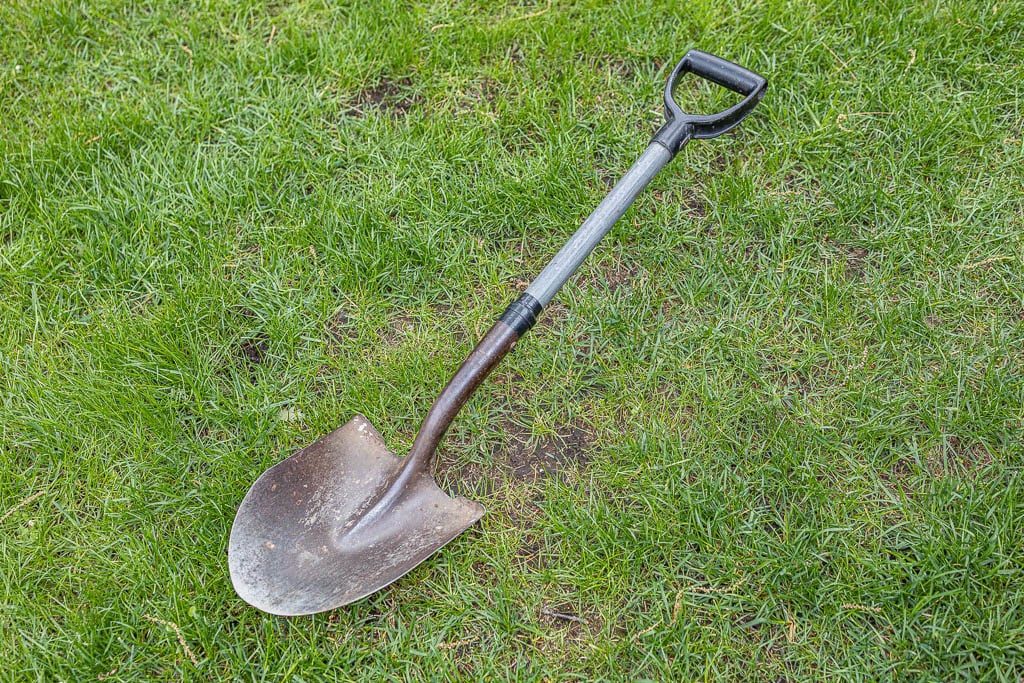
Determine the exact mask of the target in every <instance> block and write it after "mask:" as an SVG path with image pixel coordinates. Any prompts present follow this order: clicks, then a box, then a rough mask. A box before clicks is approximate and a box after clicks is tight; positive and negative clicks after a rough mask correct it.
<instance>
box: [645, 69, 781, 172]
mask: <svg viewBox="0 0 1024 683" xmlns="http://www.w3.org/2000/svg"><path fill="white" fill-rule="evenodd" d="M688 73H691V74H693V75H695V76H700V77H701V78H703V79H705V80H708V81H711V82H712V83H717V84H718V85H720V86H722V87H723V88H726V89H728V90H732V91H733V92H734V93H737V94H740V95H743V96H744V98H743V100H742V101H740V102H739V103H737V104H735V105H733V106H731V107H729V108H728V109H726V110H724V111H720V112H718V113H717V114H687V113H685V112H683V109H682V107H680V106H679V104H678V103H676V99H675V94H674V93H675V89H676V86H677V85H678V84H679V80H680V79H681V78H682V77H683V75H684V74H688ZM767 87H768V80H767V79H765V77H764V76H760V75H758V74H756V73H754V72H753V71H750V70H749V69H744V68H743V67H742V66H740V65H738V64H733V63H732V62H730V61H728V60H726V59H722V58H721V57H716V56H714V55H709V54H708V53H707V52H701V51H700V50H690V51H689V52H687V53H686V56H684V57H683V58H682V59H681V60H679V63H678V64H677V65H676V68H675V69H673V70H672V75H671V76H669V77H668V83H666V84H665V125H664V126H662V127H661V129H660V130H659V131H658V132H657V133H655V134H654V142H657V143H658V144H660V145H664V146H665V148H666V149H668V150H669V151H670V152H672V153H673V154H675V153H677V152H678V151H679V150H681V149H682V148H683V146H684V145H686V143H687V142H689V141H690V138H697V139H698V140H706V139H708V138H714V137H718V136H719V135H721V134H722V133H725V132H726V131H728V130H731V129H732V128H734V127H735V126H736V125H738V124H739V122H740V121H742V120H743V119H744V118H746V116H747V114H749V113H750V112H751V111H752V110H753V109H754V107H755V106H757V103H758V102H760V101H761V98H762V97H764V91H765V88H767Z"/></svg>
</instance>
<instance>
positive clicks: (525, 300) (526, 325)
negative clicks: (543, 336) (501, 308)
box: [499, 294, 544, 337]
mask: <svg viewBox="0 0 1024 683" xmlns="http://www.w3.org/2000/svg"><path fill="white" fill-rule="evenodd" d="M543 310H544V307H543V306H542V305H541V303H540V302H539V301H537V300H536V299H534V298H533V297H532V296H531V295H529V294H523V295H522V296H521V297H519V298H518V299H517V300H515V301H513V302H512V303H511V304H509V306H508V308H506V309H505V312H504V313H502V314H501V318H499V320H501V322H503V323H505V324H506V325H508V326H509V327H511V328H512V329H513V330H515V333H516V335H517V336H519V337H522V336H523V335H524V334H526V332H527V331H528V330H529V329H530V328H531V327H533V324H534V323H535V322H537V316H539V315H540V312H541V311H543Z"/></svg>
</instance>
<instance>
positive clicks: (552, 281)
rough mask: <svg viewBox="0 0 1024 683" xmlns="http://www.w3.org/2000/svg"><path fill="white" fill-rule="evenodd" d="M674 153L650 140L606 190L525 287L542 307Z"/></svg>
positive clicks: (549, 300)
mask: <svg viewBox="0 0 1024 683" xmlns="http://www.w3.org/2000/svg"><path fill="white" fill-rule="evenodd" d="M673 156H674V155H673V154H672V152H669V151H668V150H667V149H666V148H665V147H663V146H662V145H660V144H658V143H657V142H652V143H651V144H650V145H648V146H647V149H645V150H644V153H643V154H641V155H640V158H639V159H637V160H636V163H634V164H633V166H632V168H630V169H629V171H627V172H626V174H625V175H624V176H622V178H621V179H619V182H617V183H615V187H613V188H612V191H611V192H609V193H608V195H607V196H605V198H604V199H603V200H601V203H600V204H598V205H597V208H596V209H594V211H593V213H591V214H590V216H589V217H588V218H587V220H585V221H583V225H581V226H580V227H579V229H578V230H577V231H576V232H575V233H574V234H573V236H572V237H570V238H569V241H568V242H566V243H565V246H564V247H562V248H561V249H560V250H559V252H558V253H557V254H556V255H555V257H554V258H553V259H551V262H550V263H548V265H547V266H545V268H544V270H542V271H541V272H540V275H538V276H537V278H536V279H535V280H534V281H533V282H531V283H530V286H529V287H527V288H526V294H529V295H530V296H532V297H533V298H534V299H536V300H537V302H538V303H539V304H540V305H541V306H547V305H548V303H550V302H551V299H553V298H554V296H555V294H557V293H558V291H559V290H560V289H562V286H563V285H564V284H565V283H566V282H568V280H569V278H570V277H572V275H573V273H575V272H576V270H577V269H578V268H579V267H580V265H582V263H583V262H584V261H585V260H586V259H587V256H589V255H590V252H592V251H594V248H595V247H596V246H597V244H598V242H600V241H601V240H602V239H603V238H604V236H605V235H607V234H608V231H609V230H611V229H612V226H613V225H615V223H616V221H618V220H619V218H621V217H622V214H624V213H626V210H627V209H628V208H629V207H630V205H632V204H633V202H634V201H635V200H636V198H637V197H638V196H639V195H640V193H641V192H643V190H644V188H645V187H647V184H648V183H649V182H651V179H652V178H654V176H656V175H658V172H659V171H660V170H661V169H662V168H664V167H665V165H666V164H667V163H668V162H670V161H672V157H673Z"/></svg>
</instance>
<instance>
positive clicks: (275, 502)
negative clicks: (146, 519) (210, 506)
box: [228, 415, 484, 616]
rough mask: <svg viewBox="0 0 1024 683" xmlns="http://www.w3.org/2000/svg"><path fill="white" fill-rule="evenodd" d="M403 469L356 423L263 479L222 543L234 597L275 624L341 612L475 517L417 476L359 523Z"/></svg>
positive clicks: (470, 506) (477, 513)
mask: <svg viewBox="0 0 1024 683" xmlns="http://www.w3.org/2000/svg"><path fill="white" fill-rule="evenodd" d="M402 464H403V460H402V458H399V457H397V456H395V455H394V454H392V453H391V452H389V451H388V449H387V448H386V446H385V445H384V440H383V439H382V438H381V436H380V433H379V432H378V431H377V430H376V429H375V428H374V427H373V425H371V424H370V422H369V421H368V420H367V419H366V418H365V417H363V416H362V415H356V416H355V417H354V418H352V419H351V420H349V421H348V422H347V423H346V424H345V425H343V426H341V427H339V428H338V429H335V430H334V431H333V432H331V433H330V434H328V435H327V436H325V437H324V438H323V439H320V440H319V441H317V442H316V443H314V444H312V445H310V446H308V447H306V448H304V449H302V450H301V451H299V452H297V453H295V454H294V455H292V456H291V457H289V458H287V459H286V460H283V461H282V462H280V463H278V464H277V465H275V466H274V467H272V468H271V469H269V470H267V471H266V472H264V473H263V476H261V477H260V478H259V479H258V480H257V481H256V483H255V484H253V486H252V488H251V489H250V490H249V493H247V494H246V496H245V499H244V500H243V501H242V504H241V505H240V506H239V508H238V513H237V514H236V516H235V523H234V525H233V526H232V528H231V538H230V541H229V542H228V566H229V569H230V571H231V582H232V584H234V587H235V591H236V592H237V593H238V595H240V596H241V597H242V598H243V599H244V600H245V601H246V602H248V603H249V604H251V605H253V606H254V607H257V608H259V609H261V610H263V611H265V612H270V613H271V614H278V615H282V616H298V615H303V614H314V613H316V612H323V611H325V610H329V609H334V608H336V607H340V606H342V605H347V604H349V603H351V602H355V601H356V600H359V599H360V598H363V597H366V596H367V595H369V594H370V593H373V592H374V591H377V590H380V589H381V588H383V587H385V586H387V585H388V584H390V583H392V582H393V581H396V580H397V579H399V578H401V577H402V576H404V575H405V574H407V573H408V572H409V571H411V570H412V569H413V568H414V567H416V566H417V565H418V564H420V563H421V562H423V561H424V560H425V559H427V558H428V557H429V556H430V555H432V554H433V553H434V552H436V551H437V550H439V549H440V548H441V547H442V546H444V545H445V544H446V543H448V542H449V541H450V540H452V539H453V538H455V537H456V536H458V535H459V534H460V533H462V532H463V531H465V530H466V529H467V528H468V527H469V526H471V525H472V524H473V523H474V522H476V521H477V520H478V519H480V517H481V516H482V515H483V514H484V508H483V506H482V505H480V504H479V503H476V502H474V501H471V500H467V499H466V498H456V499H453V498H450V497H449V496H448V495H447V494H445V493H444V491H442V490H441V489H440V488H438V486H437V484H436V483H435V482H434V479H433V477H432V476H431V475H430V473H424V474H422V475H420V476H418V477H416V478H415V479H414V480H413V481H412V483H411V485H409V486H407V487H406V488H404V489H403V492H402V496H401V499H400V500H399V501H398V503H397V504H396V505H395V506H394V507H393V508H392V509H391V510H389V512H388V513H387V514H384V515H379V516H376V517H374V516H372V515H368V509H369V508H370V507H371V506H372V503H373V501H374V500H375V499H376V498H377V497H378V496H379V495H380V493H381V492H382V491H384V490H385V489H386V488H387V487H388V486H389V484H390V483H391V482H393V481H394V479H395V477H396V476H397V475H398V473H399V471H400V470H401V468H402Z"/></svg>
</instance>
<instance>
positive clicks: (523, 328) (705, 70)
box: [381, 50, 767, 506]
mask: <svg viewBox="0 0 1024 683" xmlns="http://www.w3.org/2000/svg"><path fill="white" fill-rule="evenodd" d="M684 73H693V74H695V75H697V76H700V77H702V78H706V79H708V80H710V81H713V82H715V83H717V84H719V85H721V86H723V87H725V88H729V89H730V90H734V91H736V92H738V93H740V94H742V95H745V96H746V97H745V99H744V100H743V101H742V102H740V103H739V104H737V105H735V106H733V107H730V108H729V109H726V110H725V111H723V112H720V113H718V114H713V115H710V116H697V115H691V114H685V113H683V110H682V109H681V108H680V107H679V105H678V104H676V102H675V99H674V97H673V91H674V90H675V86H676V83H677V81H678V80H679V78H680V76H681V75H682V74H684ZM766 85H767V81H766V80H765V79H764V78H763V77H762V76H758V75H757V74H755V73H754V72H752V71H748V70H747V69H744V68H743V67H740V66H737V65H736V64H733V63H732V62H728V61H726V60H724V59H721V58H719V57H715V56H713V55H709V54H707V53H704V52H699V51H697V50H691V51H690V52H687V53H686V56H685V57H683V59H682V60H681V61H680V62H679V64H678V65H677V66H676V68H675V69H674V70H673V71H672V75H671V76H669V79H668V84H667V85H666V86H665V119H666V122H665V125H663V126H662V127H661V129H660V130H658V132H657V133H655V135H654V138H653V139H652V140H651V143H650V144H649V145H648V146H647V149H645V150H644V152H643V154H641V155H640V158H639V159H637V161H636V163H634V164H633V166H632V167H631V168H630V169H629V171H627V172H626V174H625V175H624V176H622V178H621V179H620V180H619V182H617V183H616V184H615V187H613V188H612V190H611V192H609V193H608V195H607V196H606V197H605V198H604V199H603V200H602V201H601V203H600V204H598V206H597V208H596V209H594V212H593V213H592V214H590V216H589V217H588V218H587V220H585V221H584V222H583V225H581V226H580V228H579V229H578V230H577V231H576V232H575V233H574V234H573V236H572V237H570V238H569V241H568V242H566V244H565V246H564V247H562V248H561V250H559V252H558V253H557V254H556V255H555V257H554V258H553V259H552V260H551V262H550V263H549V264H548V265H547V266H546V267H545V268H544V270H543V271H541V273H540V275H538V276H537V279H535V280H534V281H533V282H531V283H530V285H529V286H528V287H527V288H526V291H525V292H524V293H523V295H522V296H521V297H519V299H518V300H517V301H514V302H513V303H512V304H511V305H510V306H509V307H508V308H507V309H506V310H505V312H504V313H503V314H502V316H501V318H500V319H499V320H498V322H496V323H495V324H494V326H493V327H492V328H491V330H490V331H489V332H488V333H487V335H486V336H485V337H484V338H483V339H482V340H481V341H480V343H479V344H477V346H476V348H474V349H473V351H472V352H471V353H470V355H469V357H468V358H467V359H466V361H465V362H464V363H463V364H462V366H461V367H460V368H459V369H458V371H457V372H456V373H455V375H454V376H453V377H452V379H451V381H450V382H448V384H447V385H446V386H445V388H444V389H443V390H442V391H441V393H440V395H439V396H438V397H437V399H436V400H435V401H434V404H433V405H432V406H431V408H430V411H429V412H428V413H427V416H426V418H425V419H424V421H423V425H422V426H421V427H420V431H419V433H418V434H417V435H416V440H415V442H414V443H413V446H412V450H411V451H410V452H409V455H408V457H407V458H406V462H405V465H404V467H403V469H402V472H401V474H400V475H399V476H398V478H397V479H396V480H395V481H394V483H393V484H392V485H391V486H390V487H389V490H388V491H387V492H386V493H385V495H384V496H383V497H382V499H381V503H382V504H383V505H384V506H387V505H391V504H393V503H394V502H395V501H396V500H397V499H398V498H400V496H401V491H402V489H403V487H404V486H405V484H406V483H407V482H408V481H409V480H410V479H411V478H412V477H415V476H421V475H422V474H424V473H425V474H426V475H427V476H430V474H431V470H432V465H433V462H434V453H435V449H436V448H437V445H438V443H440V441H441V438H442V437H443V436H444V434H445V432H446V431H448V427H449V426H450V425H451V423H452V420H453V419H455V415H456V413H457V412H458V411H459V409H460V408H461V407H462V406H463V404H465V402H466V401H467V400H469V397H470V396H471V395H472V394H473V392H474V391H475V390H476V388H477V387H478V386H480V383H481V382H483V380H484V379H485V378H486V377H487V375H489V374H490V373H491V371H492V370H493V369H494V368H495V366H497V365H498V363H499V362H500V361H501V359H502V358H504V357H505V355H506V354H507V353H508V352H509V351H510V350H512V347H513V346H514V345H515V343H516V342H517V341H518V340H519V338H520V337H522V336H523V335H524V334H526V332H527V331H528V330H529V329H530V328H531V327H533V324H534V323H535V322H536V321H537V317H538V316H539V315H540V314H541V311H543V310H544V307H545V306H547V305H548V303H549V302H550V301H551V299H552V298H553V297H554V296H555V294H557V293H558V290H560V289H561V288H562V285H564V284H565V283H566V281H567V280H568V279H569V278H570V277H571V276H572V274H573V273H575V272H576V269H577V268H579V266H580V264H582V263H583V261H584V260H585V259H586V258H587V256H589V255H590V252H591V251H593V250H594V247H596V246H597V243H598V242H600V241H601V239H602V238H603V237H604V236H605V235H606V234H607V233H608V231H609V230H611V227H612V226H613V225H614V224H615V222H616V221H617V220H618V219H619V218H620V217H621V216H622V214H624V213H625V212H626V209H628V208H629V207H630V205H631V204H632V203H633V201H634V200H635V199H636V198H637V196H638V195H639V194H640V193H641V192H642V191H643V189H644V188H645V187H647V184H648V183H649V182H650V181H651V179H652V178H654V176H655V175H657V174H658V171H660V170H661V169H662V168H664V167H665V165H666V164H667V163H668V162H670V161H671V160H672V158H673V157H674V156H675V155H676V153H678V152H679V150H680V149H682V148H683V146H684V145H685V144H686V143H687V142H689V141H690V139H691V138H699V139H704V138H713V137H715V136H717V135H721V134H722V133H724V132H726V131H727V130H729V129H730V128H732V127H733V126H735V125H736V124H738V123H739V122H740V121H742V120H743V118H744V117H745V116H746V115H747V114H749V113H750V111H751V110H752V109H753V108H754V106H755V105H756V104H757V103H758V101H759V100H760V99H761V97H762V96H763V95H764V90H765V86H766Z"/></svg>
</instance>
